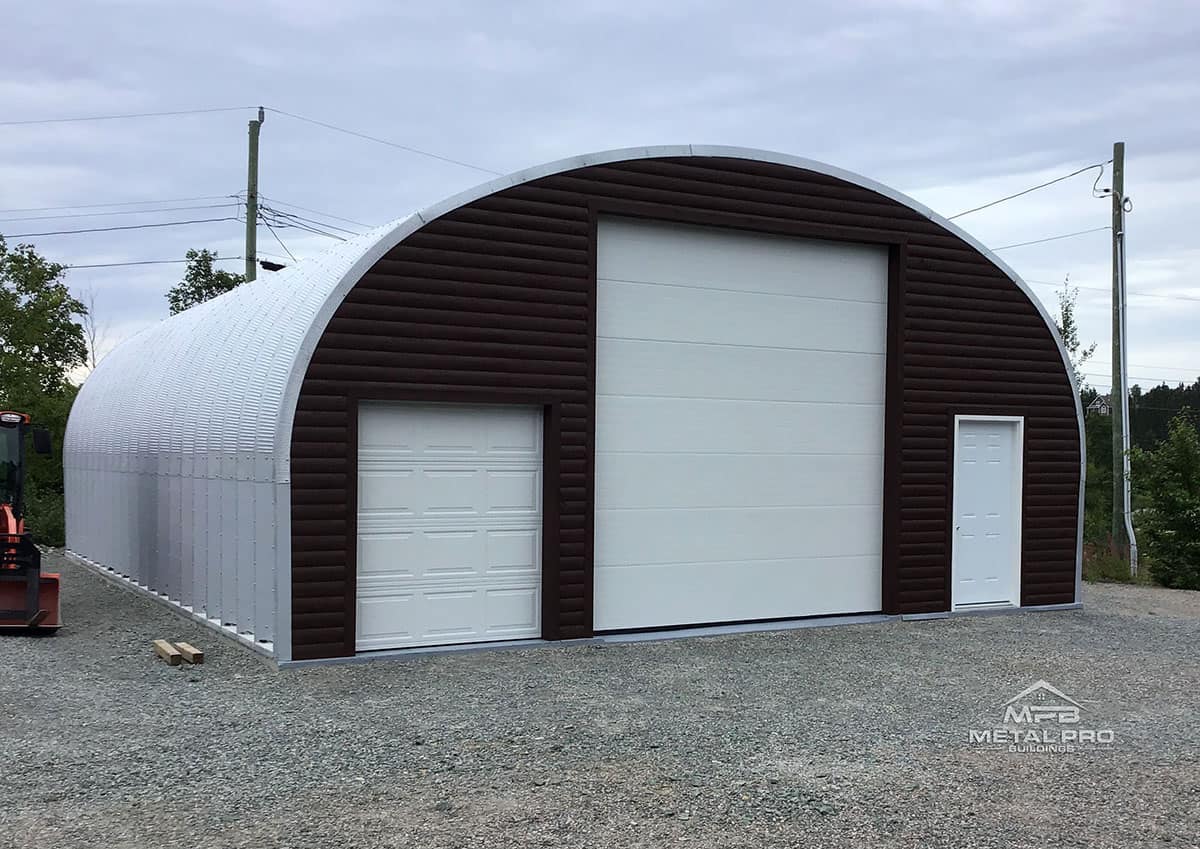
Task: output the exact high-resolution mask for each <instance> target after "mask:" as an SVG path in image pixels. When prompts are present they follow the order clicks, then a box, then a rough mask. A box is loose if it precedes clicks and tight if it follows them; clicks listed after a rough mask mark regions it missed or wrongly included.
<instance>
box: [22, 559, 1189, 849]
mask: <svg viewBox="0 0 1200 849" xmlns="http://www.w3.org/2000/svg"><path fill="white" fill-rule="evenodd" d="M49 559H50V561H51V563H52V564H53V565H55V566H59V568H61V570H62V571H63V572H64V581H65V588H64V597H65V598H64V604H63V614H64V617H65V621H66V622H67V628H66V629H64V631H63V632H62V633H60V634H59V635H57V636H54V637H48V638H30V637H0V712H2V713H0V757H2V758H3V763H2V764H0V846H3V847H22V849H24V847H30V846H46V847H53V848H54V849H68V847H76V846H88V847H108V848H111V847H138V849H153V848H154V847H189V849H190V848H191V847H217V846H222V847H224V846H253V847H271V846H289V847H320V849H328V847H344V846H363V847H367V846H370V847H376V846H412V847H432V846H437V847H441V846H461V847H477V846H486V847H497V846H605V847H607V846H613V847H618V846H697V847H716V846H747V847H763V846H799V845H814V846H854V847H862V846H904V847H911V846H922V847H932V846H956V847H961V846H972V847H974V846H997V847H1013V846H1031V847H1032V846H1038V847H1041V846H1047V845H1049V846H1112V847H1122V849H1128V847H1135V846H1143V845H1149V844H1153V843H1156V842H1161V843H1163V844H1169V845H1171V846H1196V845H1198V842H1200V838H1198V836H1197V835H1200V744H1198V743H1197V737H1196V734H1197V731H1196V727H1197V726H1196V722H1197V717H1198V715H1200V694H1198V686H1197V685H1198V683H1200V658H1198V653H1200V593H1184V592H1174V591H1170V590H1161V589H1150V588H1143V587H1119V586H1088V587H1087V588H1086V590H1085V606H1086V609H1085V610H1084V611H1082V612H1078V611H1074V612H1061V613H1046V614H1029V615H1016V616H992V617H975V618H961V619H954V620H940V621H928V622H888V623H884V624H875V625H855V626H843V627H837V628H814V629H806V630H800V631H792V632H781V633H765V634H749V635H738V636H723V637H708V638H697V639H686V640H672V641H664V642H654V643H636V644H620V645H607V646H598V645H574V646H560V647H550V648H536V649H530V650H523V651H493V652H476V653H466V654H448V655H439V656H426V657H422V658H416V659H412V660H405V661H392V662H378V663H373V664H359V665H350V666H340V667H320V668H310V669H303V670H288V671H283V672H278V671H275V670H274V669H273V668H271V667H270V666H268V665H267V664H266V663H264V662H263V661H262V660H261V659H260V658H258V657H257V656H255V655H253V654H251V653H249V652H248V651H246V650H243V649H242V648H240V647H238V646H236V645H234V644H232V643H229V642H226V641H224V640H223V639H221V638H219V637H217V636H216V635H214V634H212V633H211V632H209V631H207V630H205V629H203V628H201V627H200V626H198V625H193V624H192V623H190V622H188V621H187V620H185V619H183V618H180V617H178V616H176V615H175V614H173V613H172V612H170V611H168V610H167V609H165V608H163V607H160V606H158V605H155V604H154V603H152V602H149V601H147V600H144V599H142V598H140V597H137V596H135V595H133V594H131V593H129V592H127V591H125V590H123V589H120V588H118V587H115V586H112V585H110V584H108V583H107V582H105V581H103V580H102V579H100V578H98V577H96V576H94V575H92V574H90V573H88V572H86V571H84V570H82V569H80V568H78V567H75V566H72V565H69V564H61V566H60V565H59V563H58V560H59V559H58V558H54V557H51V558H49ZM156 637H167V638H170V639H176V640H189V641H191V642H193V643H195V644H197V645H199V646H201V647H202V648H204V649H206V651H207V655H208V658H207V662H206V663H205V665H203V666H200V667H186V666H185V667H178V668H171V667H168V666H167V665H165V664H164V663H163V662H162V661H160V660H158V659H156V658H155V657H154V655H153V654H152V653H151V650H150V641H151V640H152V639H153V638H156ZM1037 679H1046V680H1047V681H1050V682H1051V683H1053V684H1054V685H1055V686H1056V687H1058V688H1059V689H1061V690H1063V691H1064V692H1066V693H1067V694H1069V695H1070V696H1072V697H1074V698H1075V699H1077V700H1079V701H1080V702H1082V703H1083V705H1084V707H1085V708H1086V710H1085V711H1084V713H1083V723H1084V724H1088V725H1090V726H1091V727H1094V728H1100V729H1112V730H1113V731H1114V732H1115V735H1116V740H1115V743H1114V745H1113V747H1112V748H1111V749H1110V750H1107V751H1082V752H1076V753H1073V754H1040V755H1039V754H1011V753H1009V752H1006V751H995V750H988V749H985V748H982V747H980V746H979V745H977V744H971V743H969V742H968V729H972V728H992V727H995V726H996V725H997V724H998V723H999V722H1000V718H1001V714H1002V711H1003V704H1004V702H1005V701H1007V700H1008V699H1009V698H1010V697H1012V696H1014V695H1016V694H1017V693H1018V692H1020V691H1021V690H1022V689H1024V688H1025V687H1027V686H1028V685H1029V684H1031V683H1032V682H1033V681H1035V680H1037Z"/></svg>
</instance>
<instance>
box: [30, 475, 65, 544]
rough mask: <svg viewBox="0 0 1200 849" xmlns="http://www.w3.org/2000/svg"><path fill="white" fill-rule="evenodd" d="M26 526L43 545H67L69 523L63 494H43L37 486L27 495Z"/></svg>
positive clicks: (34, 539) (35, 539)
mask: <svg viewBox="0 0 1200 849" xmlns="http://www.w3.org/2000/svg"><path fill="white" fill-rule="evenodd" d="M25 526H26V528H28V529H29V532H30V533H31V534H33V541H34V542H36V543H40V544H41V545H53V546H63V545H66V544H67V523H66V518H65V515H64V511H63V494H62V493H61V492H41V491H40V490H39V489H38V488H37V487H36V486H34V487H30V488H29V489H28V490H27V491H26V493H25Z"/></svg>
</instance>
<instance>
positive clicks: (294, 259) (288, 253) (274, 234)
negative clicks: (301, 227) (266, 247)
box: [259, 214, 296, 262]
mask: <svg viewBox="0 0 1200 849" xmlns="http://www.w3.org/2000/svg"><path fill="white" fill-rule="evenodd" d="M259 220H260V221H262V223H263V225H264V226H265V227H266V228H267V229H268V230H270V231H271V235H272V236H274V237H275V241H277V242H279V247H281V248H283V249H284V251H286V252H287V255H288V256H290V257H291V258H292V262H295V261H296V255H295V254H293V253H292V252H291V251H290V250H288V246H287V245H285V244H284V243H283V239H281V238H279V234H278V233H276V232H275V228H274V227H272V226H271V224H270V222H268V221H267V219H266V218H265V217H263V216H262V215H261V214H260V215H259Z"/></svg>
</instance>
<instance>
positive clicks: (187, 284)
mask: <svg viewBox="0 0 1200 849" xmlns="http://www.w3.org/2000/svg"><path fill="white" fill-rule="evenodd" d="M216 259H217V254H216V252H215V251H210V250H200V251H198V250H195V249H192V250H189V251H188V252H187V270H186V271H184V273H183V280H181V281H179V282H178V283H176V284H175V285H174V286H172V287H171V290H170V291H169V292H167V303H168V304H170V307H171V315H176V314H178V313H181V312H183V311H184V310H186V309H190V308H191V307H194V306H196V304H202V303H204V302H205V301H209V300H212V299H213V298H215V297H217V295H223V294H225V293H226V292H228V291H231V290H233V289H236V288H237V287H238V286H241V285H242V284H243V283H245V282H246V278H245V277H243V276H242V275H241V274H234V273H233V272H231V271H222V270H220V269H214V268H213V261H214V260H216Z"/></svg>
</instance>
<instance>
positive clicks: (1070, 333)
mask: <svg viewBox="0 0 1200 849" xmlns="http://www.w3.org/2000/svg"><path fill="white" fill-rule="evenodd" d="M1069 281H1070V278H1069V277H1068V278H1067V279H1066V280H1063V288H1062V291H1061V292H1059V293H1058V321H1057V324H1058V333H1059V335H1060V336H1062V340H1063V345H1065V346H1066V349H1067V354H1068V355H1069V356H1070V358H1071V371H1073V372H1074V373H1075V385H1076V386H1078V387H1079V388H1080V389H1081V390H1082V389H1084V387H1086V386H1087V380H1086V379H1085V377H1084V374H1083V366H1084V364H1085V363H1087V361H1088V360H1090V359H1091V358H1092V354H1094V353H1096V343H1095V342H1093V343H1092V344H1091V345H1088V346H1087V347H1086V348H1085V347H1084V346H1083V342H1081V341H1080V339H1079V324H1078V322H1077V321H1076V319H1075V302H1076V300H1078V298H1079V289H1078V288H1071V285H1070V282H1069Z"/></svg>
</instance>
